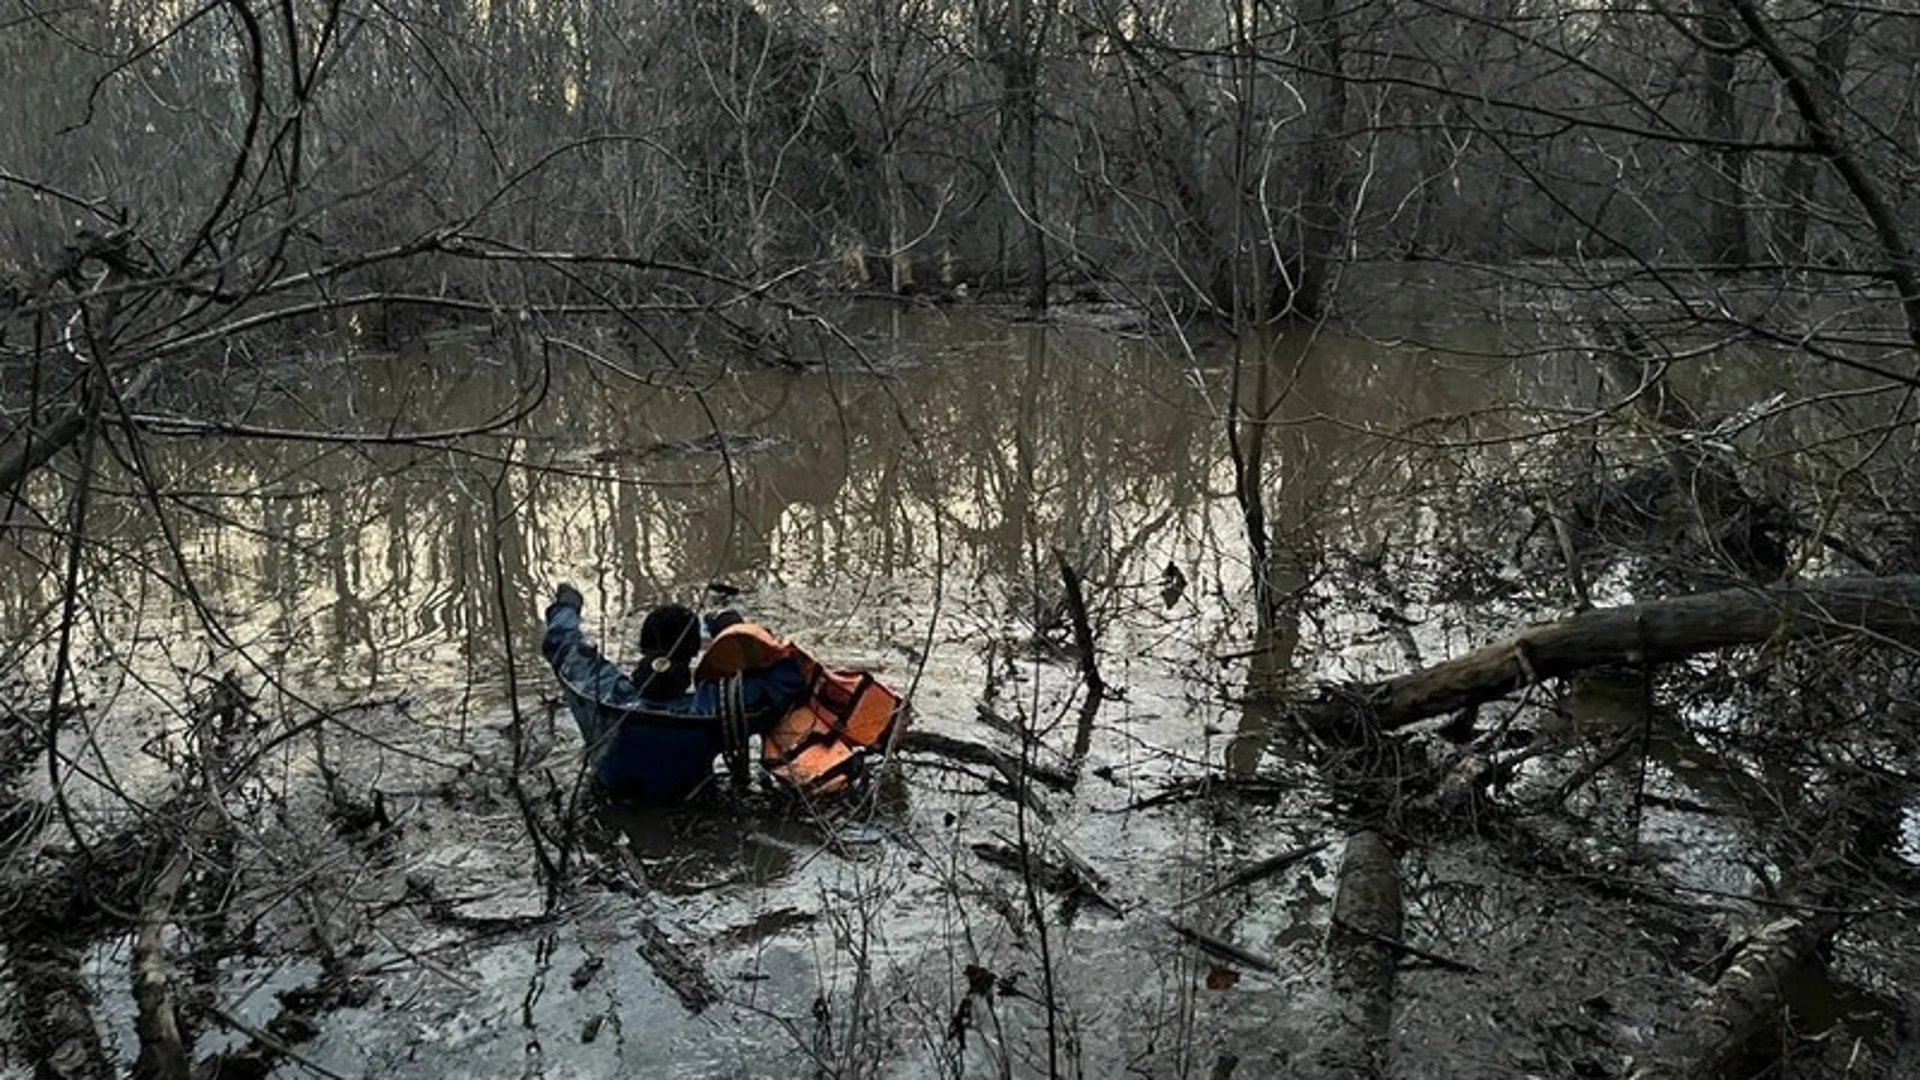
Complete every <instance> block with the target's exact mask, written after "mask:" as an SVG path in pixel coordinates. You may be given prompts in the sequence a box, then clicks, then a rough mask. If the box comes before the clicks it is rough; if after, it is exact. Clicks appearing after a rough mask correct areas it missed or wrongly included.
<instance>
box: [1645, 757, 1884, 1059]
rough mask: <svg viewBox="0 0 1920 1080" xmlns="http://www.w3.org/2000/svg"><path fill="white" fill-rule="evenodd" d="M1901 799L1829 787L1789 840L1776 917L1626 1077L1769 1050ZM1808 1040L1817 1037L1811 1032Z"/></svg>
mask: <svg viewBox="0 0 1920 1080" xmlns="http://www.w3.org/2000/svg"><path fill="white" fill-rule="evenodd" d="M1903 805H1904V799H1903V796H1902V795H1901V794H1900V793H1899V792H1898V791H1897V790H1896V789H1895V788H1894V787H1892V786H1891V785H1890V784H1888V783H1887V782H1886V781H1884V780H1881V779H1880V778H1877V777H1873V776H1866V777H1862V778H1860V779H1858V780H1856V781H1854V782H1852V783H1846V784H1842V785H1840V786H1839V787H1837V788H1836V789H1835V790H1834V791H1833V793H1832V794H1831V796H1830V797H1829V798H1828V799H1827V800H1826V802H1825V805H1824V806H1822V807H1821V808H1820V810H1819V812H1818V813H1816V814H1813V815H1811V817H1810V820H1812V821H1813V822H1816V823H1818V824H1817V827H1816V828H1815V830H1814V831H1813V833H1812V834H1811V835H1809V836H1806V837H1804V838H1801V839H1800V840H1798V841H1797V842H1798V844H1799V846H1800V848H1801V854H1800V856H1799V858H1797V859H1795V860H1794V863H1795V865H1793V867H1792V869H1791V870H1790V871H1789V873H1788V876H1787V879H1786V881H1785V882H1784V886H1785V887H1784V888H1783V890H1782V893H1783V896H1784V898H1785V899H1786V901H1787V902H1788V905H1789V907H1788V909H1787V911H1786V912H1785V913H1784V914H1781V915H1779V916H1777V917H1775V918H1772V919H1770V920H1768V921H1767V922H1766V923H1764V924H1762V925H1761V926H1759V927H1758V928H1757V929H1755V930H1754V931H1753V932H1751V933H1750V934H1749V935H1748V936H1747V937H1746V940H1745V941H1743V942H1741V943H1740V945H1739V948H1738V949H1736V950H1735V951H1734V953H1733V957H1732V959H1731V960H1730V961H1729V962H1728V963H1727V966H1726V968H1725V969H1724V970H1723V971H1722V972H1721V974H1720V977H1719V978H1718V979H1716V980H1714V982H1713V984H1712V985H1711V986H1709V987H1707V988H1706V989H1705V991H1704V992H1702V993H1701V994H1700V996H1699V998H1698V999H1697V1000H1696V1001H1695V1002H1694V1005H1693V1008H1692V1009H1691V1010H1689V1011H1688V1014H1687V1016H1686V1018H1685V1020H1684V1021H1683V1022H1682V1023H1681V1024H1679V1025H1678V1026H1677V1027H1675V1028H1674V1029H1673V1030H1672V1031H1669V1032H1668V1033H1667V1034H1666V1035H1665V1036H1664V1037H1663V1038H1662V1039H1661V1040H1660V1041H1659V1042H1658V1043H1657V1044H1656V1045H1655V1046H1654V1048H1653V1051H1652V1053H1650V1054H1649V1055H1648V1056H1647V1058H1646V1059H1645V1060H1644V1061H1642V1062H1641V1063H1640V1064H1639V1066H1638V1067H1637V1068H1636V1069H1635V1070H1634V1071H1633V1074H1632V1077H1631V1080H1686V1078H1689V1077H1696V1076H1721V1075H1725V1074H1727V1073H1729V1072H1731V1071H1733V1070H1734V1068H1735V1067H1736V1066H1737V1065H1738V1064H1739V1062H1740V1061H1741V1057H1742V1055H1743V1054H1744V1053H1746V1052H1747V1050H1748V1049H1749V1048H1750V1047H1752V1046H1753V1045H1755V1043H1756V1041H1758V1042H1760V1043H1761V1044H1762V1045H1769V1046H1776V1047H1777V1046H1778V1045H1779V1044H1780V1042H1781V1040H1780V1038H1779V1036H1778V1030H1777V1029H1778V1027H1779V1025H1780V1024H1781V1021H1782V1019H1783V1018H1784V1017H1785V1015H1786V1013H1787V1010H1788V1008H1789V1003H1788V993H1789V990H1790V989H1791V988H1792V987H1793V986H1794V983H1795V981H1796V979H1798V978H1800V977H1802V976H1803V974H1804V973H1805V972H1806V971H1807V970H1808V969H1810V968H1811V967H1813V966H1814V965H1817V964H1820V963H1821V962H1822V958H1821V950H1822V948H1823V947H1824V946H1825V945H1826V944H1827V942H1828V941H1829V940H1830V939H1831V938H1832V937H1833V935H1834V934H1835V933H1837V932H1838V931H1839V929H1840V927H1841V925H1842V924H1843V923H1844V921H1845V919H1844V913H1845V910H1846V908H1847V907H1848V906H1849V902H1848V896H1847V892H1848V889H1849V887H1850V886H1851V885H1852V884H1853V883H1855V882H1856V881H1857V880H1858V879H1859V878H1861V877H1862V876H1863V875H1862V868H1863V867H1869V866H1872V865H1874V864H1875V863H1876V862H1878V861H1879V858H1880V856H1881V855H1883V854H1884V853H1885V851H1886V849H1887V848H1888V847H1889V845H1891V844H1892V843H1894V837H1896V836H1897V827H1896V825H1895V823H1896V822H1897V821H1898V819H1899V816H1900V813H1901V808H1902V806H1903ZM1811 1034H1814V1035H1816V1036H1817V1035H1818V1033H1817V1032H1813V1033H1811Z"/></svg>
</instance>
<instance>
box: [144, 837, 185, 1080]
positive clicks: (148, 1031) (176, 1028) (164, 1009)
mask: <svg viewBox="0 0 1920 1080" xmlns="http://www.w3.org/2000/svg"><path fill="white" fill-rule="evenodd" d="M198 831H199V827H198V822H197V821H196V823H195V828H193V829H190V830H188V835H189V836H191V835H192V834H194V833H197V832H198ZM192 857H193V851H192V848H191V847H190V846H189V843H188V840H187V839H182V840H181V841H180V843H179V844H177V845H175V847H174V849H173V851H172V852H171V853H170V854H169V856H168V858H167V863H166V866H165V867H163V868H162V869H161V871H160V873H159V876H157V877H155V878H154V881H153V885H152V887H151V888H150V889H149V890H148V891H147V895H146V897H145V898H144V899H142V901H141V903H140V921H139V930H138V931H137V932H136V933H135V935H134V941H133V1002H134V1021H133V1027H134V1031H135V1032H136V1033H137V1034H138V1035H139V1037H140V1056H139V1058H138V1059H137V1060H136V1061H135V1062H134V1064H133V1075H134V1076H136V1077H139V1078H140V1080H188V1077H189V1076H190V1075H191V1074H192V1071H193V1054H192V1048H191V1047H190V1046H189V1045H188V1040H187V1036H186V1033H185V1029H184V1027H183V1025H182V1024H181V1022H180V1008H179V1001H178V996H177V995H176V994H175V993H174V990H173V976H172V971H173V962H172V958H171V957H169V956H168V954H167V944H166V929H167V924H168V923H170V922H172V921H173V905H174V902H175V901H176V900H178V899H179V896H180V887H181V886H182V885H184V884H185V883H186V880H187V866H188V864H189V863H190V862H191V860H192Z"/></svg>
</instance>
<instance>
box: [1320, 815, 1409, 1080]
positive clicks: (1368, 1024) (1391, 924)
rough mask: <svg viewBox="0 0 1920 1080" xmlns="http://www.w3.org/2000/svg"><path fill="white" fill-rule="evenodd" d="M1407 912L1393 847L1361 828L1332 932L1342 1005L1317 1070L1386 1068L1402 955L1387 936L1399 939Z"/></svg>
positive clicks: (1356, 1072) (1352, 1073)
mask: <svg viewBox="0 0 1920 1080" xmlns="http://www.w3.org/2000/svg"><path fill="white" fill-rule="evenodd" d="M1404 918H1405V913H1404V909H1403V905H1402V901H1401V893H1400V864H1399V860H1398V859H1396V858H1395V857H1394V854H1393V849H1392V848H1391V847H1389V846H1388V845H1387V841H1386V838H1385V837H1383V836H1381V835H1380V834H1379V833H1377V832H1374V831H1373V830H1371V829H1365V830H1361V831H1358V832H1355V833H1354V834H1353V835H1351V836H1349V837H1348V838H1347V850H1346V854H1345V855H1344V856H1343V857H1342V858H1341V860H1340V877H1339V885H1338V887H1337V890H1336V892H1335V893H1334V898H1333V927H1332V929H1331V930H1330V931H1329V932H1328V935H1327V959H1328V964H1329V967H1330V968H1331V969H1332V972H1333V995H1334V1008H1335V1010H1336V1011H1335V1013H1334V1015H1333V1016H1332V1018H1331V1023H1330V1024H1329V1031H1328V1041H1327V1042H1326V1044H1325V1045H1323V1046H1322V1047H1321V1050H1320V1053H1319V1055H1318V1064H1319V1065H1320V1071H1319V1073H1318V1075H1321V1076H1326V1077H1356V1078H1359V1077H1377V1076H1384V1075H1386V1073H1387V1049H1388V1035H1389V1033H1390V1030H1391V1027H1392V1022H1393V990H1394V969H1395V966H1396V965H1397V964H1398V963H1399V959H1400V958H1399V956H1398V955H1397V954H1396V953H1395V951H1394V950H1393V948H1392V946H1391V945H1390V944H1389V943H1390V942H1396V941H1399V940H1400V934H1401V928H1402V923H1403V921H1404Z"/></svg>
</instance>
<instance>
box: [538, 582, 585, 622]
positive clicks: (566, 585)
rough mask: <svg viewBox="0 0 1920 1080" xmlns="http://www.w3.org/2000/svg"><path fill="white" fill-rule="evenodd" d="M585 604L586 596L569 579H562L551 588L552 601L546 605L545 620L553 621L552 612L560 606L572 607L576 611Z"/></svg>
mask: <svg viewBox="0 0 1920 1080" xmlns="http://www.w3.org/2000/svg"><path fill="white" fill-rule="evenodd" d="M586 605H587V598H586V597H584V596H581V595H580V590H579V589H576V588H574V587H573V583H572V582H570V581H563V582H561V583H560V584H559V586H558V587H557V588H555V589H554V590H553V603H551V604H548V605H547V621H548V622H552V621H553V613H554V612H555V611H558V610H560V609H561V608H572V609H573V610H574V611H576V612H578V611H579V610H580V609H581V608H583V607H585V606H586Z"/></svg>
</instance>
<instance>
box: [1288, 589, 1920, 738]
mask: <svg viewBox="0 0 1920 1080" xmlns="http://www.w3.org/2000/svg"><path fill="white" fill-rule="evenodd" d="M1849 634H1868V635H1872V636H1876V637H1882V638H1888V639H1892V640H1895V641H1901V642H1913V641H1920V574H1901V575H1893V576H1888V577H1849V578H1829V579H1825V580H1814V581H1795V582H1789V583H1785V584H1780V585H1772V586H1768V587H1765V588H1760V587H1749V588H1733V589H1721V590H1718V591H1715V592H1708V593H1696V594H1693V595H1691V596H1678V597H1672V598H1669V599H1664V600H1650V601H1647V602H1646V603H1641V604H1628V605H1625V606H1621V607H1613V608H1599V609H1595V610H1592V611H1587V612H1582V613H1581V614H1578V615H1574V616H1572V617H1570V618H1566V619H1561V620H1558V621H1556V622H1549V623H1540V624H1537V625H1534V626H1530V627H1528V628H1526V629H1525V630H1522V631H1520V632H1519V633H1516V634H1513V635H1511V636H1509V637H1506V638H1503V639H1501V640H1500V641H1496V642H1494V643H1492V644H1490V645H1485V646H1482V647H1481V648H1478V649H1475V650H1474V651H1472V652H1470V653H1467V654H1466V655H1465V656H1460V657H1456V658H1455V659H1452V660H1448V661H1445V662H1444V663H1439V664H1434V665H1432V666H1431V667H1426V668H1422V669H1421V670H1419V671H1415V672H1411V673H1409V674H1406V675H1401V676H1398V677H1396V678H1392V679H1387V680H1384V681H1382V682H1377V683H1366V684H1361V685H1359V686H1355V687H1347V688H1343V689H1340V690H1337V691H1334V692H1333V694H1332V695H1331V696H1329V697H1326V698H1323V699H1322V700H1319V701H1316V702H1311V703H1308V704H1306V705H1305V706H1304V713H1305V718H1306V719H1307V720H1308V721H1309V722H1310V723H1313V724H1315V725H1316V726H1324V727H1333V728H1348V727H1351V726H1352V725H1353V724H1354V723H1356V722H1359V721H1370V722H1371V724H1373V725H1374V726H1376V727H1377V728H1380V729H1386V730H1391V729H1394V728H1399V727H1404V726H1406V725H1408V724H1411V723H1414V722H1416V721H1419V720H1424V719H1427V718H1429V717H1434V716H1440V715H1442V714H1445V713H1451V712H1456V711H1458V710H1460V709H1464V708H1467V707H1468V706H1471V705H1477V704H1480V703H1482V702H1487V701H1491V700H1493V699H1495V698H1498V697H1501V696H1503V695H1505V694H1508V693H1511V692H1512V691H1514V690H1517V689H1519V688H1521V687H1524V686H1528V685H1530V684H1533V683H1538V682H1543V681H1545V680H1547V679H1552V678H1557V677H1560V676H1564V675H1569V674H1571V673H1573V672H1576V671H1581V670H1584V669H1586V668H1592V667H1598V666H1600V665H1603V664H1618V663H1628V664H1639V663H1666V662H1670V661H1674V660H1680V659H1684V658H1685V657H1688V656H1692V655H1694V654H1697V653H1703V652H1711V651H1713V650H1715V649H1725V648H1730V647H1733V646H1736V645H1756V644H1761V643H1764V642H1786V641H1798V640H1803V639H1820V638H1828V637H1841V636H1846V635H1849Z"/></svg>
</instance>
